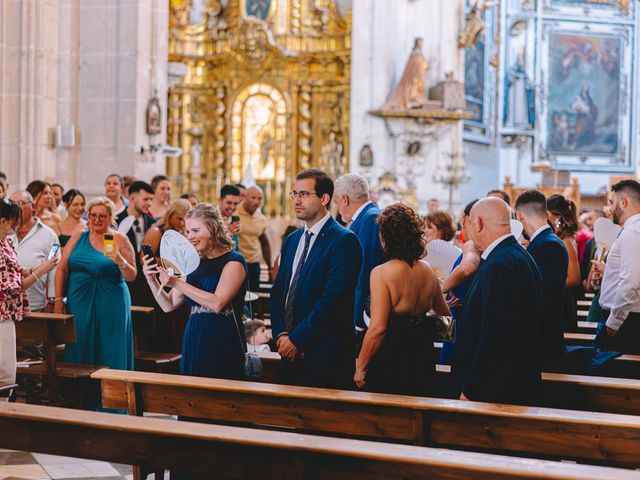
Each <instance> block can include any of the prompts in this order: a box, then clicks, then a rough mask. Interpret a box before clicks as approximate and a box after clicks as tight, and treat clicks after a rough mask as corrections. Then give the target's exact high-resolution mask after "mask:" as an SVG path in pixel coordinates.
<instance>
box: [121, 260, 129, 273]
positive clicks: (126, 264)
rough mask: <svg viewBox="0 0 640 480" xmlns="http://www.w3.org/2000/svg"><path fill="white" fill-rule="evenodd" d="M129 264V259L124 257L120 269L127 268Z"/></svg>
mask: <svg viewBox="0 0 640 480" xmlns="http://www.w3.org/2000/svg"><path fill="white" fill-rule="evenodd" d="M128 266H129V263H127V260H126V259H124V258H123V259H122V263H121V264H120V270H126V269H127V267H128Z"/></svg>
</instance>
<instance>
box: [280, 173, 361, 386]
mask: <svg viewBox="0 0 640 480" xmlns="http://www.w3.org/2000/svg"><path fill="white" fill-rule="evenodd" d="M290 196H291V198H292V200H293V203H294V207H295V212H296V217H297V218H298V220H302V221H303V222H304V223H305V226H304V228H300V229H298V230H297V231H296V232H294V233H292V234H291V235H289V236H288V237H287V238H286V239H285V240H284V243H283V245H282V254H281V257H280V268H279V270H278V275H277V277H276V279H275V282H274V284H273V288H272V289H271V327H272V330H273V336H274V338H276V339H277V346H278V352H279V353H280V356H281V357H282V367H283V377H284V380H285V381H286V382H287V383H289V384H292V385H303V386H313V387H323V388H341V389H349V388H352V387H353V373H354V365H355V334H354V328H353V312H354V292H355V289H356V285H357V283H358V275H359V273H360V269H361V267H362V248H361V247H360V242H359V241H358V237H357V236H356V235H355V234H354V233H353V232H351V231H349V230H347V229H346V228H344V227H342V226H341V225H340V224H339V223H338V222H336V221H335V220H334V219H333V218H332V217H331V214H330V213H329V211H328V206H329V204H330V202H331V197H332V196H333V181H332V180H331V178H329V176H328V175H327V174H326V173H324V172H321V171H319V170H305V171H303V172H301V173H300V174H298V176H297V177H296V180H295V183H294V190H293V191H292V192H291V194H290Z"/></svg>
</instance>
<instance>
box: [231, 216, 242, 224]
mask: <svg viewBox="0 0 640 480" xmlns="http://www.w3.org/2000/svg"><path fill="white" fill-rule="evenodd" d="M239 221H240V217H239V216H238V215H231V223H236V222H239Z"/></svg>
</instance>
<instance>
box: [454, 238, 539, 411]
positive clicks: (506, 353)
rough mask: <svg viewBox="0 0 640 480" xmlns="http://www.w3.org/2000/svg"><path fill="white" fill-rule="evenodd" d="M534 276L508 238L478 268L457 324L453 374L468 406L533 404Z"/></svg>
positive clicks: (536, 353) (536, 325)
mask: <svg viewBox="0 0 640 480" xmlns="http://www.w3.org/2000/svg"><path fill="white" fill-rule="evenodd" d="M541 284H542V279H541V278H540V272H539V270H538V267H537V266H536V264H535V262H534V260H533V258H531V256H530V255H529V254H528V253H527V252H526V251H525V250H524V248H522V247H521V246H520V244H518V242H517V241H516V239H515V238H514V237H513V236H510V237H507V238H506V239H504V240H503V241H502V242H500V243H499V244H498V245H497V246H496V248H495V249H494V250H493V251H492V252H491V254H490V255H489V257H488V258H487V259H486V260H483V261H482V262H481V263H480V267H479V268H478V271H477V273H476V275H475V277H474V279H473V282H472V283H471V286H470V288H469V290H468V292H467V296H466V297H465V306H464V311H463V314H462V316H463V318H462V320H461V321H460V322H459V323H458V324H457V331H456V348H455V352H454V361H453V373H454V375H455V377H454V378H455V380H456V382H457V385H458V387H459V390H458V391H459V392H460V391H462V392H463V393H464V394H465V396H466V397H467V398H469V399H470V400H477V401H487V402H498V403H533V402H534V401H535V397H536V393H537V390H538V389H539V386H540V364H539V340H538V338H539V325H540V300H541Z"/></svg>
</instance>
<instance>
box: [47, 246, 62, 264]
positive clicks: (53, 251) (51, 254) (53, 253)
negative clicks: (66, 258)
mask: <svg viewBox="0 0 640 480" xmlns="http://www.w3.org/2000/svg"><path fill="white" fill-rule="evenodd" d="M58 250H60V244H59V243H54V244H53V245H51V250H49V254H48V255H47V260H51V259H52V258H53V257H55V256H56V254H57V253H58Z"/></svg>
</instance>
